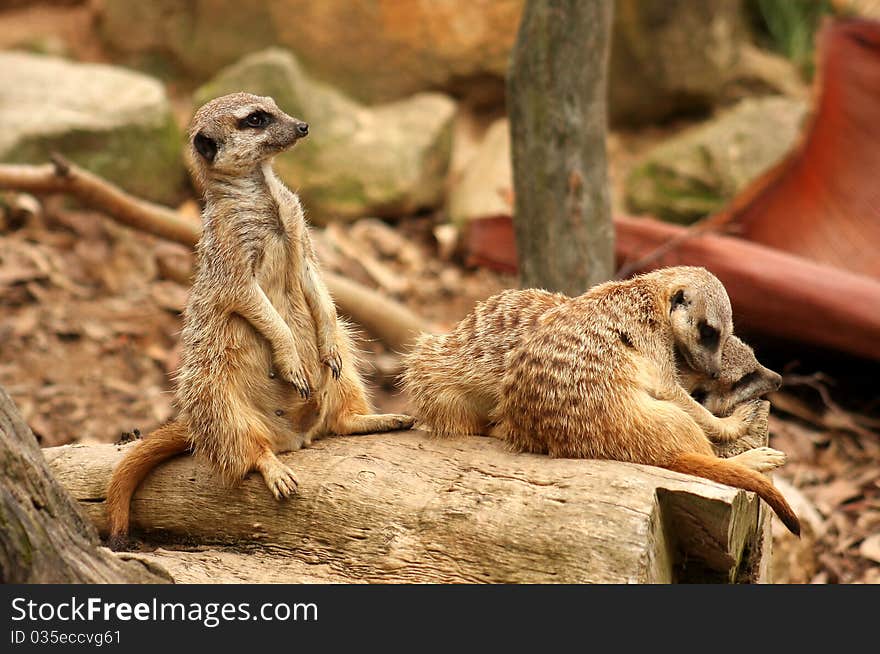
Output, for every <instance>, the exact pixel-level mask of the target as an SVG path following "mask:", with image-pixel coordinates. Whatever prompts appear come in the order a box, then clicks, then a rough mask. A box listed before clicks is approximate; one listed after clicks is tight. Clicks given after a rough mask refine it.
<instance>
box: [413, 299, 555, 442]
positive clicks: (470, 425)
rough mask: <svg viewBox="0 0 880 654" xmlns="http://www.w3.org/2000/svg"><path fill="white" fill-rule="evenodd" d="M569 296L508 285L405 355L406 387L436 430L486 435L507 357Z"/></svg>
mask: <svg viewBox="0 0 880 654" xmlns="http://www.w3.org/2000/svg"><path fill="white" fill-rule="evenodd" d="M569 299H570V298H568V297H566V296H565V295H562V294H559V293H549V292H547V291H542V290H538V289H525V290H507V291H502V292H501V293H498V294H497V295H494V296H492V297H490V298H488V299H486V300H483V301H482V302H478V303H477V305H476V306H475V307H474V309H473V311H471V312H470V313H469V314H468V315H467V316H465V317H464V318H463V319H462V320H461V321H460V322H459V323H458V324H457V325H456V326H455V328H454V329H453V330H452V332H450V333H449V334H423V335H422V336H421V337H420V338H419V340H418V341H417V342H416V344H415V346H414V347H413V349H412V351H411V352H410V353H409V354H407V355H406V356H405V357H404V367H405V372H404V373H403V376H402V383H403V388H404V391H405V392H406V393H407V394H408V396H409V397H410V400H411V402H412V404H413V408H414V413H415V414H416V416H417V417H418V418H419V419H420V420H421V421H422V423H423V424H424V426H426V427H428V428H430V429H431V430H432V431H433V432H434V433H435V434H437V435H452V434H487V433H488V432H489V416H490V414H491V413H492V411H493V410H494V408H495V406H496V405H497V403H498V400H499V397H500V395H499V393H500V385H501V378H502V376H503V374H504V369H505V358H506V357H507V355H508V354H509V353H510V351H511V350H512V349H513V348H514V347H515V346H516V345H517V344H518V343H519V341H520V340H521V339H522V338H523V336H524V335H526V334H528V333H529V332H530V331H531V330H533V329H534V328H535V326H536V325H537V323H538V320H539V318H540V317H541V315H543V314H544V313H545V312H546V311H547V310H548V309H552V308H554V307H557V306H559V305H561V304H563V303H565V302H567V301H569Z"/></svg>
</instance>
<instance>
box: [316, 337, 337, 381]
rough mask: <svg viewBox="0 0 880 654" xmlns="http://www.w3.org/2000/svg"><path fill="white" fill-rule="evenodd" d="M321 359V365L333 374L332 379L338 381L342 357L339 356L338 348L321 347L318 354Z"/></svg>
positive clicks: (333, 346)
mask: <svg viewBox="0 0 880 654" xmlns="http://www.w3.org/2000/svg"><path fill="white" fill-rule="evenodd" d="M318 354H319V355H320V357H321V363H322V364H323V365H325V366H327V367H328V368H330V371H331V372H332V373H333V379H339V375H340V374H342V355H340V354H339V348H338V347H336V346H335V345H330V346H323V347H321V348H320V352H319V353H318Z"/></svg>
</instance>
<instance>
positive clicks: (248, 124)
mask: <svg viewBox="0 0 880 654" xmlns="http://www.w3.org/2000/svg"><path fill="white" fill-rule="evenodd" d="M271 122H272V114H270V113H269V112H267V111H254V112H253V113H251V114H248V115H247V116H246V117H245V118H242V119H241V120H240V121H238V129H247V128H250V129H263V128H264V127H267V126H268V125H269V123H271Z"/></svg>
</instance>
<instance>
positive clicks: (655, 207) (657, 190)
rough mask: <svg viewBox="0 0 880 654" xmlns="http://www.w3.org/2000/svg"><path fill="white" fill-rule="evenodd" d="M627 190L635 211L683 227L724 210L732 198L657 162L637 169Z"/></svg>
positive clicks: (628, 183)
mask: <svg viewBox="0 0 880 654" xmlns="http://www.w3.org/2000/svg"><path fill="white" fill-rule="evenodd" d="M627 189H628V190H627V196H626V201H627V204H628V206H629V208H630V209H631V210H633V211H637V212H647V213H650V214H653V215H655V216H657V217H658V218H661V219H662V220H666V221H668V222H674V223H682V224H689V223H692V222H694V221H696V220H699V219H700V218H703V217H705V216H707V215H709V214H712V213H714V212H716V211H718V210H720V209H721V208H722V207H723V206H724V204H725V203H726V202H727V200H728V199H729V198H725V197H723V196H722V195H720V194H719V192H718V189H717V188H714V187H712V186H709V185H707V184H705V183H703V182H700V181H699V180H695V179H693V178H688V177H685V176H682V175H680V174H678V173H677V172H675V171H669V170H667V169H665V168H663V167H660V166H657V165H655V164H653V163H648V164H645V165H644V166H641V167H640V168H637V169H636V170H634V171H633V172H632V173H631V174H630V177H629V180H628V182H627Z"/></svg>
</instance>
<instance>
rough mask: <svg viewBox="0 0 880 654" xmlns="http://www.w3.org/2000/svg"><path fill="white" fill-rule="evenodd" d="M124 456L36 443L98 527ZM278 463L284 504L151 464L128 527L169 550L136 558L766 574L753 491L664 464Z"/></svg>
mask: <svg viewBox="0 0 880 654" xmlns="http://www.w3.org/2000/svg"><path fill="white" fill-rule="evenodd" d="M127 447H128V446H114V445H90V446H77V445H70V446H63V447H55V448H49V449H46V450H44V453H45V456H46V459H47V461H48V462H49V465H50V467H51V469H52V471H53V472H54V474H55V476H56V477H57V479H58V480H60V481H61V483H62V484H63V485H64V486H65V487H66V488H67V489H68V490H69V491H70V493H71V494H72V495H73V496H74V497H75V498H77V499H78V500H79V502H80V505H81V507H82V509H83V511H84V512H85V514H86V515H87V516H88V517H89V518H90V519H91V520H92V521H93V522H94V523H95V524H96V525H97V526H98V528H99V529H100V530H101V531H105V530H106V526H107V522H106V515H105V507H104V500H105V490H106V487H107V482H108V479H109V476H110V474H111V471H112V469H113V467H114V466H115V465H116V464H117V463H118V462H119V460H120V459H121V458H122V456H123V454H124V452H125V450H126V449H127ZM282 459H283V460H284V461H285V462H286V463H288V464H289V465H291V466H292V467H293V468H294V469H295V470H296V471H297V473H298V477H299V480H300V487H299V493H298V495H297V496H295V497H293V498H291V499H290V500H289V501H286V502H281V503H279V502H276V501H275V500H274V499H273V498H272V496H271V494H270V493H269V491H268V490H267V489H266V488H265V485H264V483H263V481H262V480H261V479H260V478H259V477H258V476H256V475H251V476H249V477H248V478H247V479H245V481H244V482H243V483H242V484H241V485H240V486H238V487H235V488H231V489H230V488H224V487H223V486H222V485H221V484H220V482H219V481H218V480H217V479H216V478H214V476H213V475H212V473H211V472H210V470H209V469H208V468H207V466H206V465H205V464H203V463H202V462H200V461H198V460H196V459H194V458H193V457H188V456H183V457H178V458H175V459H173V460H171V461H169V462H167V463H166V464H163V465H161V466H160V467H158V468H156V470H155V471H154V472H153V473H152V474H151V475H150V476H149V477H148V478H147V480H146V481H145V482H144V484H142V486H141V487H140V489H139V490H138V491H137V493H136V494H135V496H134V499H133V501H132V528H133V530H134V532H135V533H140V534H146V535H147V536H148V537H149V538H150V540H151V541H154V542H162V543H165V544H166V549H164V550H162V551H161V552H158V553H155V554H150V555H143V556H145V557H147V558H151V559H152V560H156V561H161V562H162V564H163V566H165V567H166V568H167V569H168V570H169V571H171V572H172V574H175V575H178V574H180V575H182V577H180V578H179V580H181V581H184V580H186V581H228V580H233V581H260V580H263V581H265V580H267V579H268V580H271V581H288V582H296V581H328V582H338V581H346V582H364V581H367V582H432V583H459V582H461V583H471V582H505V583H518V582H525V583H532V582H570V583H584V582H596V583H645V582H670V581H704V580H707V579H711V580H721V581H738V580H744V579H750V580H754V579H755V577H756V576H757V572H756V571H758V570H759V569H761V560H762V556H761V549H762V545H761V543H762V542H763V540H762V539H763V536H764V535H765V530H764V529H763V528H762V525H763V524H764V519H763V514H764V512H763V511H761V510H760V508H759V503H758V500H757V499H756V497H755V496H754V495H753V494H751V493H747V492H745V491H741V490H737V489H733V488H730V487H727V486H722V485H720V484H715V483H712V482H709V481H705V480H699V479H695V478H691V477H687V476H685V475H681V474H678V473H674V472H671V471H668V470H663V469H660V468H653V467H649V466H639V465H633V464H625V463H617V462H610V461H591V460H571V459H551V458H548V457H544V456H535V455H523V454H514V453H511V452H509V451H507V450H506V449H505V447H504V446H503V444H501V443H499V442H497V441H495V440H493V439H490V438H479V437H468V438H460V439H454V440H439V439H435V438H431V437H428V436H427V435H426V434H424V433H423V432H417V431H412V432H401V433H393V434H375V435H369V436H358V437H337V438H330V439H326V440H323V441H321V442H319V443H317V444H316V445H315V446H314V447H311V448H308V449H305V450H302V451H300V452H296V453H291V454H287V455H283V456H282ZM169 543H170V544H173V546H174V547H180V546H181V544H184V545H187V544H188V545H189V546H192V545H193V544H198V545H199V546H205V545H210V546H211V547H213V548H214V549H213V550H211V551H210V552H204V551H201V552H192V551H185V552H174V551H172V550H170V549H168V547H169V546H168V545H167V544H169ZM764 547H765V550H764V554H765V556H769V555H768V554H767V551H766V545H765V546H764ZM242 548H252V550H251V551H253V552H254V553H256V554H257V556H250V555H247V556H244V555H241V551H242ZM212 561H213V562H214V563H213V564H212ZM282 562H283V564H282ZM685 562H686V563H687V565H686V566H685V565H684V563H685ZM193 566H195V568H194V567H193ZM764 567H766V566H764ZM199 570H201V571H203V572H201V573H200V572H199Z"/></svg>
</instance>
